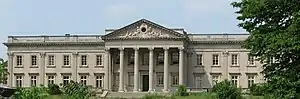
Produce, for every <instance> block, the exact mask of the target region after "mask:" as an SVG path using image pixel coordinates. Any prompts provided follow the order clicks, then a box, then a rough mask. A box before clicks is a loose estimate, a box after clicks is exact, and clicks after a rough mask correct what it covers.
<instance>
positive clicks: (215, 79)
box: [212, 75, 220, 86]
mask: <svg viewBox="0 0 300 99" xmlns="http://www.w3.org/2000/svg"><path fill="white" fill-rule="evenodd" d="M219 77H220V76H219V75H212V83H213V86H214V85H216V84H217V83H218V82H219Z"/></svg>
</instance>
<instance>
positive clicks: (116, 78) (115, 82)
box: [114, 74, 120, 87]
mask: <svg viewBox="0 0 300 99" xmlns="http://www.w3.org/2000/svg"><path fill="white" fill-rule="evenodd" d="M114 75H115V76H114V77H115V78H114V80H115V81H114V85H115V86H116V87H119V82H120V80H119V79H120V77H119V75H118V74H114Z"/></svg>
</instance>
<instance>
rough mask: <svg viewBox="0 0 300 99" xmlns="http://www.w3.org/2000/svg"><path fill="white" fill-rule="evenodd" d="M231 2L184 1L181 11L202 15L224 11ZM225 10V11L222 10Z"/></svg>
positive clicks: (212, 0)
mask: <svg viewBox="0 0 300 99" xmlns="http://www.w3.org/2000/svg"><path fill="white" fill-rule="evenodd" d="M231 1H232V0H185V1H184V2H183V11H184V12H185V13H186V14H191V15H202V14H213V13H220V12H222V11H226V7H228V6H230V5H229V4H230V2H231ZM224 8H225V9H224Z"/></svg>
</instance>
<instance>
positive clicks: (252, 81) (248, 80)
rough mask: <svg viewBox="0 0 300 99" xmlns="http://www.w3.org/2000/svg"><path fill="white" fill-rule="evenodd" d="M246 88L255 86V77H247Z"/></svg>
mask: <svg viewBox="0 0 300 99" xmlns="http://www.w3.org/2000/svg"><path fill="white" fill-rule="evenodd" d="M247 83H248V88H250V87H251V86H252V85H253V84H255V75H247Z"/></svg>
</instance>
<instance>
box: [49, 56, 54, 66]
mask: <svg viewBox="0 0 300 99" xmlns="http://www.w3.org/2000/svg"><path fill="white" fill-rule="evenodd" d="M48 65H49V66H54V55H49V56H48Z"/></svg>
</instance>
